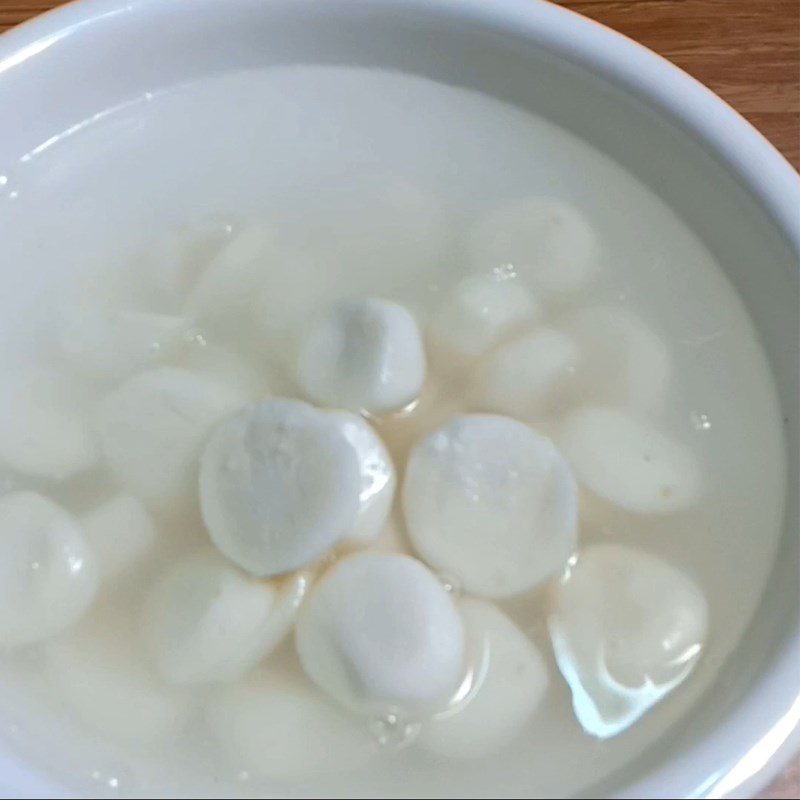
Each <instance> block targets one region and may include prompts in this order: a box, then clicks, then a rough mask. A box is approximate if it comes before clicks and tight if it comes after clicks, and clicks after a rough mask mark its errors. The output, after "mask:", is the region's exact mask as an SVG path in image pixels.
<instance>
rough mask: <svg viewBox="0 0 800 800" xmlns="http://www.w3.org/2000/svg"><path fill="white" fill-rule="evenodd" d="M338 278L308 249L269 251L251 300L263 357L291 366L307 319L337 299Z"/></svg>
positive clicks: (280, 244)
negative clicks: (266, 262)
mask: <svg viewBox="0 0 800 800" xmlns="http://www.w3.org/2000/svg"><path fill="white" fill-rule="evenodd" d="M341 293H342V280H341V276H340V275H339V274H338V273H337V271H336V270H334V269H332V268H331V265H330V264H329V263H328V262H327V261H326V259H325V258H324V257H323V256H321V255H319V254H318V253H316V252H314V251H312V250H309V249H308V248H304V247H300V246H295V245H291V244H289V243H287V242H278V243H276V244H275V246H274V248H273V249H272V251H271V252H270V255H269V259H268V265H267V268H266V269H265V270H264V274H263V276H262V283H261V288H260V289H259V290H258V291H257V292H256V293H255V295H254V298H253V317H254V318H253V322H254V323H255V326H256V330H257V332H258V336H259V337H261V339H263V342H262V343H261V344H262V350H263V351H264V353H265V355H269V356H270V357H271V358H273V359H276V358H277V360H278V361H279V362H280V363H281V364H282V365H284V366H287V367H288V366H289V365H294V359H295V358H296V356H297V348H298V345H299V340H300V336H301V333H302V331H303V329H304V328H305V326H306V325H307V324H308V320H309V319H312V318H314V317H315V316H316V315H317V314H319V313H320V312H321V311H322V310H323V309H325V308H327V307H328V306H329V305H330V303H331V300H332V298H333V299H336V300H338V299H340V298H341Z"/></svg>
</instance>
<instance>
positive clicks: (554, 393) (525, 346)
mask: <svg viewBox="0 0 800 800" xmlns="http://www.w3.org/2000/svg"><path fill="white" fill-rule="evenodd" d="M579 359H580V350H579V349H578V346H577V345H576V344H575V342H574V341H572V339H570V337H568V336H566V335H565V334H563V333H561V332H560V331H557V330H555V329H553V328H539V329H538V330H536V331H534V332H533V333H530V334H528V335H526V336H523V337H521V338H519V339H516V340H514V341H512V342H509V343H508V344H505V345H502V346H501V347H499V348H498V349H497V351H496V352H494V353H493V354H492V355H491V356H490V357H489V360H488V361H487V362H486V364H484V365H483V367H482V368H481V369H479V370H478V373H477V375H476V376H475V378H474V380H473V392H474V395H475V398H476V400H477V402H478V403H479V404H480V405H481V407H483V408H484V409H485V410H487V411H495V412H497V413H500V414H508V415H509V416H511V417H519V418H522V419H530V418H532V417H535V416H537V415H539V414H543V413H547V412H549V411H550V410H552V408H553V406H554V405H555V403H556V401H557V400H558V399H559V398H560V396H561V394H562V392H563V390H564V387H565V386H566V385H567V384H568V382H569V380H570V379H571V377H572V376H573V375H574V372H575V368H576V366H577V364H578V363H579Z"/></svg>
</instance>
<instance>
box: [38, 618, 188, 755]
mask: <svg viewBox="0 0 800 800" xmlns="http://www.w3.org/2000/svg"><path fill="white" fill-rule="evenodd" d="M142 656H143V653H142V648H141V646H137V643H136V641H135V639H131V638H130V637H126V636H120V632H119V629H118V627H117V626H116V625H109V626H108V627H106V626H105V625H98V624H92V625H90V626H81V628H80V629H79V630H78V631H75V632H74V633H71V634H70V635H69V636H66V637H62V638H60V639H58V640H57V641H55V642H53V643H51V644H49V645H48V647H47V650H46V651H45V674H46V676H47V679H48V682H49V684H50V686H51V687H52V689H53V690H54V691H55V693H56V696H57V698H58V699H59V700H60V701H61V702H62V703H63V704H64V705H66V706H67V707H68V708H69V710H70V711H71V712H72V714H73V716H74V717H75V718H76V719H78V720H80V721H81V722H82V723H83V724H84V725H85V726H87V727H88V728H90V729H92V730H94V731H96V732H97V733H99V734H101V735H102V736H107V737H110V738H111V739H113V740H115V741H119V742H123V743H126V744H129V745H135V746H154V745H163V746H169V745H171V744H172V743H173V741H174V739H175V737H176V736H178V735H179V734H180V733H181V730H182V729H183V728H184V727H185V725H186V723H187V722H188V716H189V710H190V708H189V700H188V697H187V696H185V695H184V694H183V693H181V692H178V691H176V690H175V688H174V687H169V686H163V685H161V684H160V683H159V681H158V680H157V678H156V676H155V675H154V674H152V672H151V671H150V670H148V668H147V666H146V664H145V663H144V659H143V657H142Z"/></svg>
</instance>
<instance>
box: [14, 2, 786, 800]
mask: <svg viewBox="0 0 800 800" xmlns="http://www.w3.org/2000/svg"><path fill="white" fill-rule="evenodd" d="M377 1H379V0H377ZM554 1H555V2H556V3H557V4H558V5H561V6H564V7H565V8H570V9H572V10H573V11H577V12H579V13H581V14H585V15H586V16H587V17H591V18H592V19H595V20H597V21H598V22H602V23H603V24H605V25H608V26H609V27H611V28H614V29H616V30H618V31H620V32H622V33H624V34H626V35H627V36H630V37H631V38H632V39H636V41H638V42H641V43H642V44H644V45H646V46H647V47H649V48H651V49H652V50H655V51H656V52H657V53H660V54H661V55H663V56H666V57H667V58H668V59H670V60H671V61H674V62H675V63H676V64H678V65H679V66H681V67H683V69H685V70H686V71H687V72H689V73H691V74H692V75H694V76H695V77H696V78H698V79H699V80H701V81H702V82H703V83H705V84H706V85H707V86H709V87H711V88H712V89H713V90H714V91H715V92H717V94H719V95H720V96H721V97H723V98H724V99H725V100H727V101H728V102H729V103H730V104H731V105H732V106H733V107H734V108H736V109H737V110H738V111H739V112H741V113H742V114H743V115H744V116H745V117H747V118H748V119H749V120H750V121H751V122H752V123H753V124H754V125H755V126H756V127H757V128H758V129H759V130H760V131H761V132H762V133H763V134H764V135H765V136H766V137H767V138H768V139H769V140H770V141H772V143H773V144H774V145H775V146H776V147H777V148H778V149H779V150H781V151H782V152H783V153H784V155H785V156H786V157H787V158H788V159H789V161H791V162H792V164H793V165H794V166H795V168H796V169H800V0H554ZM62 2H63V0H0V32H2V31H3V30H6V29H7V28H10V27H11V26H13V25H16V24H17V23H19V22H22V21H23V20H26V19H28V18H29V17H32V16H34V15H35V14H39V13H41V12H43V11H47V10H48V9H50V8H53V7H55V6H58V5H61V4H62ZM486 2H491V0H486ZM765 797H769V798H773V800H777V798H787V799H788V798H797V797H800V758H799V759H798V760H797V761H796V762H795V763H794V765H793V766H792V767H790V769H789V770H788V771H787V773H786V775H785V776H784V777H783V778H782V779H781V780H779V781H777V783H776V784H775V785H774V786H773V787H772V788H771V789H770V791H769V792H768V793H767V794H766V795H765Z"/></svg>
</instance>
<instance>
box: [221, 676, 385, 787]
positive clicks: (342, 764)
mask: <svg viewBox="0 0 800 800" xmlns="http://www.w3.org/2000/svg"><path fill="white" fill-rule="evenodd" d="M208 718H209V723H210V726H211V728H212V730H213V731H214V733H215V734H216V738H217V739H218V741H219V744H220V746H221V747H222V749H223V750H224V751H225V752H226V753H227V755H228V757H229V760H230V761H231V763H232V764H233V765H234V766H235V767H236V768H237V769H243V770H245V771H247V772H248V773H250V775H251V776H253V777H254V778H256V779H261V780H264V779H266V780H296V779H297V778H300V777H313V776H318V775H321V774H333V773H340V772H349V771H351V770H354V769H357V768H358V767H361V766H363V765H364V764H365V763H366V762H367V761H368V760H369V759H370V758H371V757H372V756H373V754H374V753H375V744H374V742H373V741H372V739H371V738H370V736H369V734H368V731H367V726H366V725H363V724H358V721H356V720H354V719H353V718H352V717H350V716H349V715H347V714H346V712H344V711H342V710H341V709H339V708H337V707H336V706H335V705H333V704H332V703H331V702H330V701H329V700H328V699H327V698H326V697H325V696H324V695H323V694H322V693H321V692H319V691H318V690H317V688H316V687H314V686H311V685H310V684H309V683H308V682H307V681H303V680H301V679H299V678H298V677H295V676H290V675H283V674H269V673H268V674H265V675H261V676H259V677H258V679H255V680H251V681H249V682H248V683H246V684H237V685H235V686H231V687H229V688H226V689H225V690H224V691H222V692H221V693H220V694H219V695H218V696H217V697H216V698H215V699H214V700H212V702H211V704H210V706H209V712H208Z"/></svg>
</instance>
